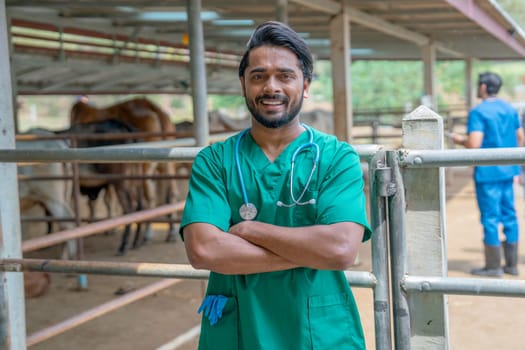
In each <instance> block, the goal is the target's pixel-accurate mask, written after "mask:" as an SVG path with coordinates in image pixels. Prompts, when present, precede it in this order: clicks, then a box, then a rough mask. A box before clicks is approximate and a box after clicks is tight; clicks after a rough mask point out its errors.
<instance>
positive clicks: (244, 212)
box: [239, 202, 257, 220]
mask: <svg viewBox="0 0 525 350" xmlns="http://www.w3.org/2000/svg"><path fill="white" fill-rule="evenodd" d="M239 215H241V218H242V219H243V220H253V219H255V217H256V216H257V208H256V207H255V205H253V204H252V203H249V202H248V203H243V205H241V207H240V208H239Z"/></svg>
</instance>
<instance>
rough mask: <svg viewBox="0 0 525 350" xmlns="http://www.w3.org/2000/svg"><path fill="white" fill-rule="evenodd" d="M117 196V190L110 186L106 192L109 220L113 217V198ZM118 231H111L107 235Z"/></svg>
mask: <svg viewBox="0 0 525 350" xmlns="http://www.w3.org/2000/svg"><path fill="white" fill-rule="evenodd" d="M114 195H115V188H114V187H113V186H112V185H109V186H107V187H106V189H105V190H104V205H105V206H106V213H107V218H108V219H111V218H112V217H113V210H112V207H111V203H112V202H113V198H114V197H113V196H114ZM115 232H116V229H114V228H113V229H111V230H109V231H108V232H106V234H114V233H115Z"/></svg>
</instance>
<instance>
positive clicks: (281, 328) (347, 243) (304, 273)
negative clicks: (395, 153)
mask: <svg viewBox="0 0 525 350" xmlns="http://www.w3.org/2000/svg"><path fill="white" fill-rule="evenodd" d="M312 72H313V59H312V55H311V53H310V50H309V48H308V46H307V45H306V43H305V41H304V40H303V39H302V38H301V37H300V36H299V35H298V34H297V33H296V32H295V31H294V30H293V29H291V28H290V27H289V26H287V25H285V24H283V23H279V22H266V23H263V24H261V25H260V26H258V27H257V28H256V30H255V32H254V33H253V34H252V36H251V38H250V40H249V42H248V45H247V51H246V53H245V54H244V56H243V57H242V60H241V62H240V65H239V79H240V85H241V91H242V95H243V97H244V98H245V101H246V105H247V108H248V110H249V111H250V113H251V116H252V118H251V128H249V129H247V130H244V131H242V132H240V133H238V134H236V135H234V136H232V137H231V138H229V139H227V140H225V141H224V142H219V143H215V144H213V145H211V146H208V147H205V148H204V149H203V150H202V151H201V152H199V154H198V155H197V157H196V159H195V161H194V164H193V167H192V173H191V179H190V185H189V192H188V196H187V198H186V206H185V209H184V213H183V217H182V222H181V229H180V231H181V235H182V238H183V239H184V243H185V247H186V251H187V255H188V259H189V261H190V263H191V264H192V266H193V267H195V268H198V269H207V270H210V271H211V272H210V278H209V282H208V288H207V291H206V296H205V298H204V300H203V302H202V305H201V307H200V308H199V310H198V311H199V312H202V315H203V317H202V323H201V335H200V339H199V349H213V350H221V349H224V350H235V349H246V350H248V349H249V350H257V349H264V350H267V349H272V350H289V349H294V350H301V349H316V350H318V349H326V350H328V349H330V350H332V349H352V350H356V349H365V341H364V335H363V330H362V326H361V321H360V316H359V312H358V309H357V307H356V303H355V300H354V297H353V295H352V292H351V289H350V286H349V284H348V281H347V280H346V277H345V275H344V272H343V271H344V270H346V269H348V268H349V267H350V266H352V264H353V263H354V260H355V258H356V255H357V253H358V250H359V247H360V244H361V242H362V241H365V240H367V239H369V238H370V235H371V230H370V227H369V224H368V221H367V216H366V209H365V195H364V191H363V188H364V181H363V174H362V170H361V165H360V160H359V155H358V154H357V153H356V152H355V150H354V149H353V148H352V147H351V146H350V145H349V144H348V143H346V142H341V141H339V140H337V139H336V137H334V136H333V135H328V134H325V133H322V132H320V131H318V130H315V129H313V128H311V127H310V126H307V125H305V124H302V123H301V122H300V110H301V107H302V103H303V99H305V98H307V97H308V90H309V86H310V82H311V79H312Z"/></svg>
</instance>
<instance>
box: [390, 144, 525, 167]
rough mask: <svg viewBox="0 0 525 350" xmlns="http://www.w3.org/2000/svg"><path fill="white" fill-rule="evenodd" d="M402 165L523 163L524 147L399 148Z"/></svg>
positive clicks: (451, 165) (444, 165)
mask: <svg viewBox="0 0 525 350" xmlns="http://www.w3.org/2000/svg"><path fill="white" fill-rule="evenodd" d="M398 152H399V159H400V161H399V165H400V166H403V167H420V168H435V167H453V166H466V165H470V166H478V165H500V164H525V148H520V147H514V148H484V149H452V150H407V149H404V150H399V151H398Z"/></svg>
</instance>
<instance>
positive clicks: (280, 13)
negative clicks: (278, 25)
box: [276, 0, 288, 23]
mask: <svg viewBox="0 0 525 350" xmlns="http://www.w3.org/2000/svg"><path fill="white" fill-rule="evenodd" d="M276 12H277V13H276V15H277V20H278V21H279V22H282V23H288V0H277V4H276Z"/></svg>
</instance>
